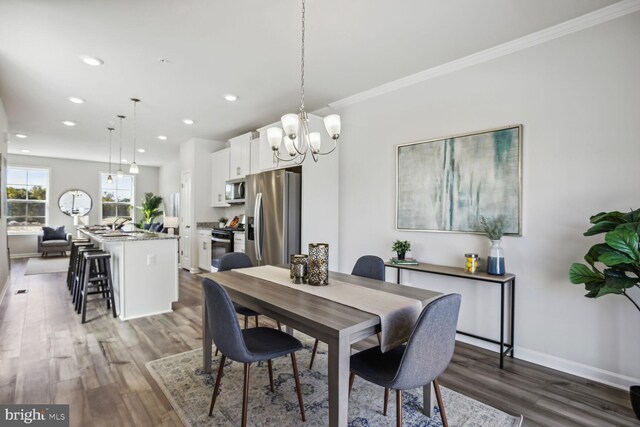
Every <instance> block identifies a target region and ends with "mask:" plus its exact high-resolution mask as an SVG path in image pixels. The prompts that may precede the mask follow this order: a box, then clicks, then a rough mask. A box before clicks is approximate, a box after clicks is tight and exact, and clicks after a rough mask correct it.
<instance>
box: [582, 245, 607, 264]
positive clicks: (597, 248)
mask: <svg viewBox="0 0 640 427" xmlns="http://www.w3.org/2000/svg"><path fill="white" fill-rule="evenodd" d="M608 250H611V248H610V247H609V245H607V244H606V243H598V244H597V245H593V246H591V249H589V252H587V254H586V255H585V256H584V260H585V261H587V262H588V263H589V264H590V265H591V266H593V264H595V263H596V262H597V261H598V258H600V255H602V254H603V253H605V252H606V251H608Z"/></svg>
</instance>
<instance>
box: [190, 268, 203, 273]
mask: <svg viewBox="0 0 640 427" xmlns="http://www.w3.org/2000/svg"><path fill="white" fill-rule="evenodd" d="M189 273H191V274H200V273H202V270H200V269H199V268H198V267H195V268H190V269H189Z"/></svg>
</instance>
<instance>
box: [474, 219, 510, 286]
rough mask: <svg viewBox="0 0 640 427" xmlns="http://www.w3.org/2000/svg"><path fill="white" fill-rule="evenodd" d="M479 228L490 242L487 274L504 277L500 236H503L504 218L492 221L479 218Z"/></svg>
mask: <svg viewBox="0 0 640 427" xmlns="http://www.w3.org/2000/svg"><path fill="white" fill-rule="evenodd" d="M480 227H481V228H482V231H484V232H485V233H486V234H487V237H488V238H489V240H491V249H490V250H489V258H488V260H487V273H489V274H492V275H494V276H504V273H505V270H504V249H502V246H501V244H502V235H503V234H504V218H503V217H502V216H498V217H496V218H494V219H487V218H485V217H484V216H481V217H480Z"/></svg>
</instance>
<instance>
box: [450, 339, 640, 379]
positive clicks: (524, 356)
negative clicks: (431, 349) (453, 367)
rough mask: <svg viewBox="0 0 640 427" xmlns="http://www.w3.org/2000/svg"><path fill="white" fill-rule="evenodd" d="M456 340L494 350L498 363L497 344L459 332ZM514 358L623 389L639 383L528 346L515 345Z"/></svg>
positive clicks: (623, 376) (620, 375)
mask: <svg viewBox="0 0 640 427" xmlns="http://www.w3.org/2000/svg"><path fill="white" fill-rule="evenodd" d="M456 340H458V341H461V342H465V343H467V344H471V345H474V346H476V347H481V348H484V349H487V350H490V351H493V352H495V353H496V363H498V352H499V351H498V345H496V344H492V343H488V342H486V341H482V340H478V339H475V338H471V337H467V336H464V335H460V334H457V335H456ZM515 358H516V359H520V360H525V361H527V362H531V363H535V364H536V365H540V366H545V367H547V368H551V369H555V370H557V371H561V372H565V373H567V374H571V375H576V376H578V377H582V378H586V379H588V380H593V381H597V382H599V383H602V384H607V385H610V386H612V387H616V388H620V389H623V390H629V386H632V385H636V384H640V378H632V377H629V376H626V375H622V374H618V373H615V372H611V371H606V370H604V369H600V368H595V367H593V366H588V365H584V364H582V363H578V362H574V361H573V360H568V359H563V358H561V357H556V356H552V355H550V354H545V353H541V352H539V351H535V350H530V349H528V348H523V347H518V346H516V348H515Z"/></svg>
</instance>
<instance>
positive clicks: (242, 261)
mask: <svg viewBox="0 0 640 427" xmlns="http://www.w3.org/2000/svg"><path fill="white" fill-rule="evenodd" d="M248 267H253V264H252V263H251V259H250V258H249V257H248V256H247V255H246V254H244V253H242V252H229V253H227V254H224V255H222V258H220V265H219V266H218V271H229V270H234V269H237V268H248ZM233 308H235V310H236V313H238V314H239V315H241V316H244V328H245V329H247V328H248V327H249V317H254V318H255V322H256V328H257V327H258V316H259V315H260V313H258V312H256V311H253V310H251V309H250V308H247V307H244V306H242V305H240V304H237V303H235V302H234V303H233ZM276 323H277V325H278V329H282V328H281V326H280V322H278V321H276Z"/></svg>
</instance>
